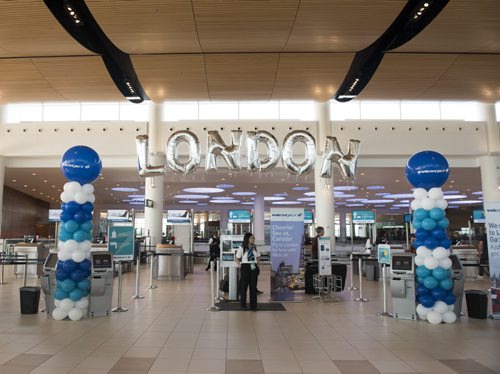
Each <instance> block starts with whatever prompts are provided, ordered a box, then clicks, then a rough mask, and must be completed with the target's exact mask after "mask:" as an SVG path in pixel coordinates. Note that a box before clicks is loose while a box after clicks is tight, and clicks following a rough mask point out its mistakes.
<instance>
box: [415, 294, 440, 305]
mask: <svg viewBox="0 0 500 374" xmlns="http://www.w3.org/2000/svg"><path fill="white" fill-rule="evenodd" d="M418 302H419V303H420V304H422V305H423V306H425V307H426V308H432V307H433V306H434V304H435V303H436V300H434V298H433V297H432V296H431V295H422V296H420V297H419V298H418Z"/></svg>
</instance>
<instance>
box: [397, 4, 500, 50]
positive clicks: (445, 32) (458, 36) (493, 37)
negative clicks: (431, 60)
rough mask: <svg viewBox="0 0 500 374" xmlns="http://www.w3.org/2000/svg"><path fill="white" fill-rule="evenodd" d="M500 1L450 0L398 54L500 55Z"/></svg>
mask: <svg viewBox="0 0 500 374" xmlns="http://www.w3.org/2000/svg"><path fill="white" fill-rule="evenodd" d="M499 39H500V1H498V0H481V1H470V0H453V1H450V2H449V3H448V5H446V7H445V8H444V9H443V11H442V12H441V13H440V14H439V15H438V16H437V18H436V19H435V20H434V21H433V22H432V23H431V24H430V25H429V26H427V27H426V28H425V29H424V30H423V31H422V32H421V33H420V34H419V35H417V36H416V37H415V38H414V39H413V40H411V41H410V42H408V43H407V44H406V45H404V46H402V47H401V48H399V49H398V51H410V52H452V53H461V52H475V53H478V52H490V53H491V52H493V53H499V52H500V42H499Z"/></svg>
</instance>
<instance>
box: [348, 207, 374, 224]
mask: <svg viewBox="0 0 500 374" xmlns="http://www.w3.org/2000/svg"><path fill="white" fill-rule="evenodd" d="M352 223H375V213H374V212H373V211H371V210H353V211H352Z"/></svg>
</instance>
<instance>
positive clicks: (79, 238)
mask: <svg viewBox="0 0 500 374" xmlns="http://www.w3.org/2000/svg"><path fill="white" fill-rule="evenodd" d="M87 238H88V233H87V232H85V231H83V230H78V231H76V232H75V233H74V234H73V239H74V240H75V241H76V242H78V243H80V242H83V241H84V240H88V239H87Z"/></svg>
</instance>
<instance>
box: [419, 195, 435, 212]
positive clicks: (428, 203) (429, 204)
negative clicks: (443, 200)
mask: <svg viewBox="0 0 500 374" xmlns="http://www.w3.org/2000/svg"><path fill="white" fill-rule="evenodd" d="M435 206H436V203H435V201H434V200H432V199H429V198H428V197H427V198H425V199H423V200H422V208H424V209H425V210H431V209H432V208H434V207H435Z"/></svg>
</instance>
